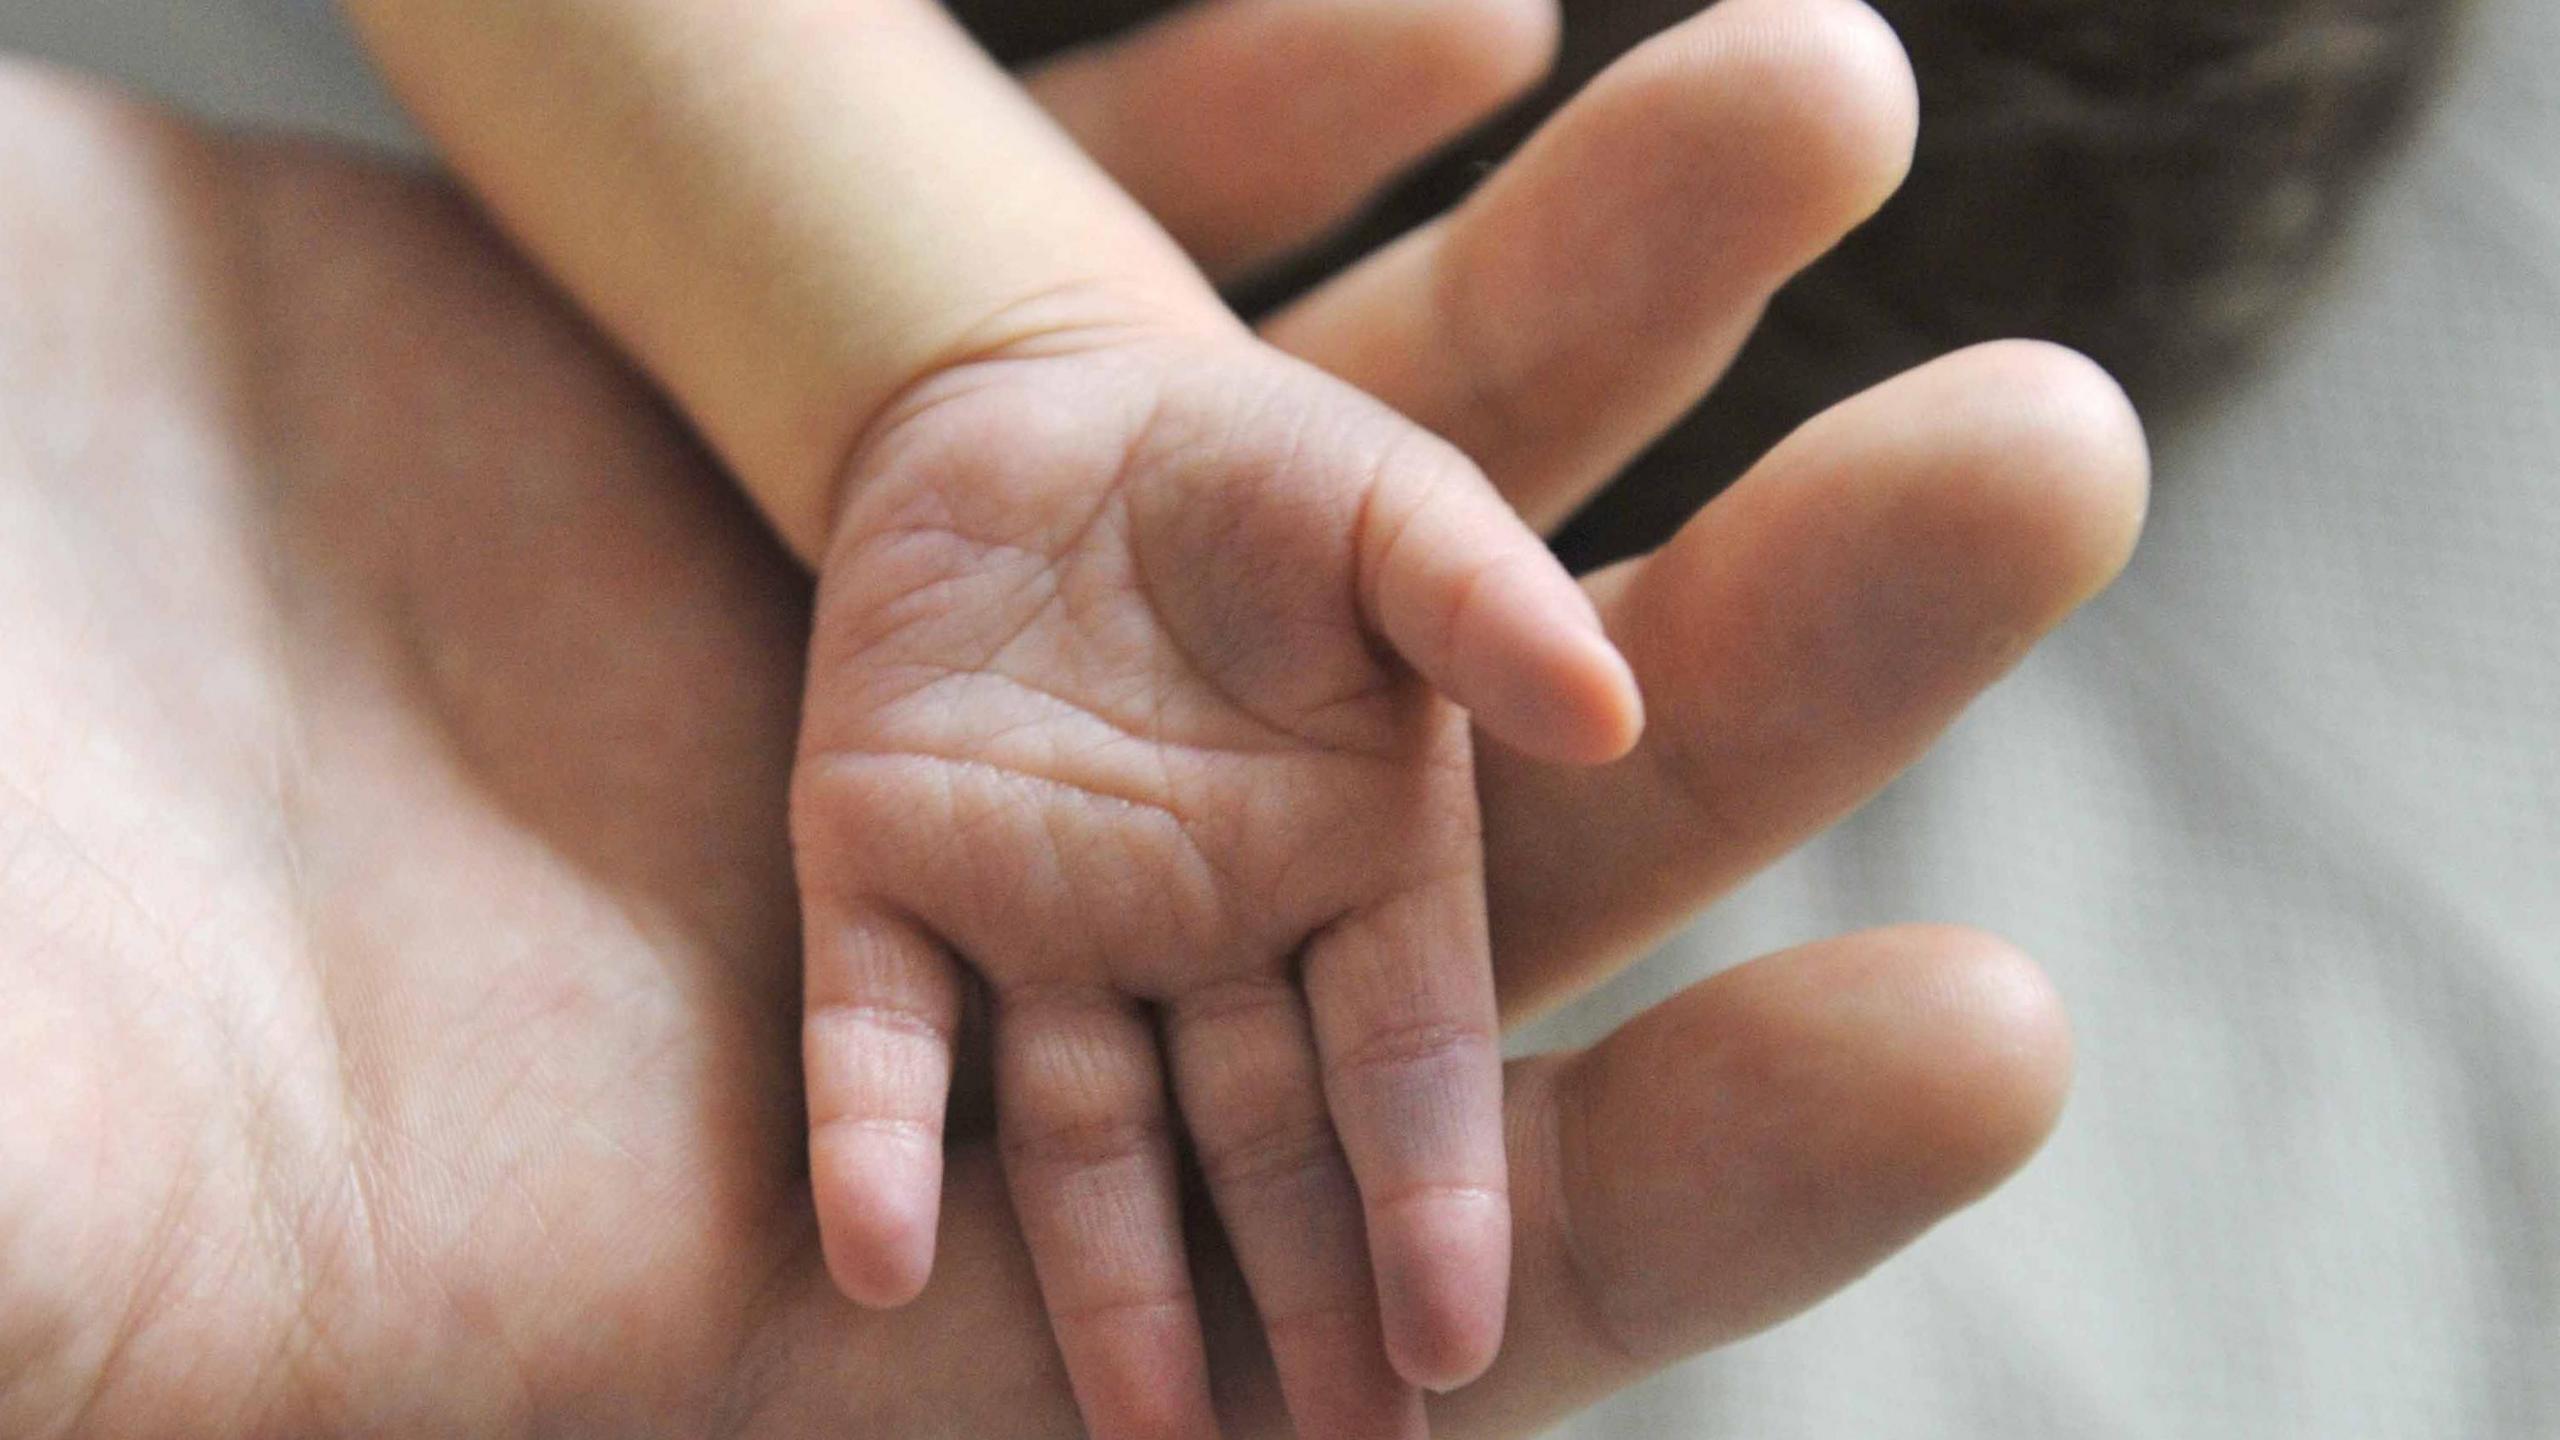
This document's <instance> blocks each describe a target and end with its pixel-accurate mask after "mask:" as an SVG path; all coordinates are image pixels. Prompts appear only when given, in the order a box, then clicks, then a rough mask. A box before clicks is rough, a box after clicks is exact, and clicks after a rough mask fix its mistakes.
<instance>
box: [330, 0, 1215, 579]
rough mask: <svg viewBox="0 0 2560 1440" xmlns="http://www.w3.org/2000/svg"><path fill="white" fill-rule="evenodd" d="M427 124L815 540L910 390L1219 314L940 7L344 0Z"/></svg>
mask: <svg viewBox="0 0 2560 1440" xmlns="http://www.w3.org/2000/svg"><path fill="white" fill-rule="evenodd" d="M345 4H346V9H347V10H348V12H349V13H350V15H351V16H352V17H353V19H354V20H355V22H356V25H357V27H358V29H359V31H360V33H361V34H362V35H363V36H364V38H365V39H366V41H367V43H368V44H369V45H370V46H371V47H372V49H373V51H374V54H375V56H376V58H377V60H378V61H379V63H380V64H381V65H382V67H383V69H384V70H385V71H386V72H387V74H388V75H389V76H390V78H391V80H392V82H393V84H394V85H395V86H396V87H397V88H398V89H399V91H400V92H401V93H402V95H403V97H404V98H405V99H406V100H407V102H408V104H409V106H410V108H411V109H412V110H413V111H414V112H415V114H416V115H417V117H418V119H419V121H420V123H421V124H422V125H423V126H424V127H425V128H426V129H427V130H428V132H429V133H430V135H431V136H432V137H433V138H434V139H435V140H436V141H437V142H438V143H439V144H440V145H441V146H442V148H443V150H444V152H445V154H446V155H447V156H448V157H449V159H450V161H451V163H452V164H453V165H454V166H455V167H456V169H457V170H459V171H460V173H461V174H462V176H463V177H464V178H465V179H466V180H467V181H468V182H469V183H470V184H471V185H472V186H473V187H474V188H475V189H476V190H478V191H479V192H480V194H481V195H482V196H483V197H484V199H485V200H486V201H487V203H488V204H489V205H490V207H491V208H492V209H493V210H494V211H495V213H496V215H497V218H498V220H499V222H500V223H501V224H503V225H504V226H505V227H506V228H507V229H509V230H510V231H511V232H512V233H513V234H514V235H515V236H516V238H517V239H518V240H519V241H520V242H521V243H522V244H524V245H525V246H526V247H527V248H528V249H529V250H531V251H532V252H533V253H534V254H535V256H537V257H538V258H539V259H540V260H541V261H542V262H543V263H544V264H545V265H546V266H548V267H549V268H550V269H551V270H552V272H553V273H554V275H555V276H556V277H557V278H558V279H559V280H560V281H561V283H562V284H564V285H565V286H566V287H567V288H568V289H569V290H570V291H571V292H572V293H574V294H575V295H576V296H577V297H578V298H579V300H580V301H581V302H582V303H584V304H585V305H586V306H587V308H588V309H589V310H590V311H591V312H592V313H593V314H594V315H595V316H597V317H598V319H599V320H600V321H601V323H603V324H604V325H605V326H606V327H607V328H608V329H610V330H611V331H612V332H613V333H614V334H615V336H616V338H618V339H619V340H620V341H621V342H622V343H623V344H624V345H625V346H626V347H627V348H628V349H629V350H630V351H631V352H632V353H633V354H634V355H635V356H636V357H637V358H638V360H639V361H640V363H641V364H643V365H644V366H646V367H647V368H648V369H649V370H650V371H651V372H652V374H653V375H654V376H655V377H656V379H657V380H658V381H659V383H660V384H661V385H663V386H664V387H665V388H666V389H667V390H668V391H669V393H670V394H672V395H673V396H674V397H675V399H676V401H677V402H678V403H679V404H680V405H682V406H683V407H684V408H685V410H686V411H687V412H688V413H689V414H690V416H691V417H692V419H693V421H694V423H695V424H696V425H697V426H698V427H699V428H700V429H701V431H702V432H703V434H704V435H705V436H706V437H707V438H708V439H709V441H710V443H711V444H712V445H713V447H714V448H715V449H716V450H718V451H719V452H720V454H721V456H722V458H723V459H725V460H726V461H727V462H728V463H729V464H730V466H731V467H732V468H733V469H734V470H735V471H736V472H737V474H738V475H739V477H740V480H741V482H742V483H743V484H744V485H745V486H746V488H747V489H748V490H749V492H750V493H751V494H752V495H753V496H754V498H755V499H756V501H757V503H758V504H759V505H760V506H762V507H763V508H764V510H765V512H766V513H767V515H768V516H769V518H770V519H771V520H772V521H773V523H774V525H775V526H776V527H777V529H779V530H780V532H781V533H782V535H783V537H784V538H785V539H786V540H787V541H788V542H789V543H790V544H791V546H792V547H793V548H794V549H795V550H797V551H798V552H799V553H800V554H801V555H802V556H803V557H804V558H815V557H816V555H817V554H818V552H819V548H820V546H821V545H822V544H823V542H824V540H825V537H826V533H827V530H828V528H829V525H830V522H831V519H832V513H833V506H834V501H835V489H836V486H837V484H838V481H839V476H838V472H839V471H840V470H841V469H842V467H843V462H844V459H845V455H846V452H847V450H848V448H849V446H850V445H851V444H852V443H853V442H854V440H855V438H856V437H857V436H859V435H860V433H861V432H862V431H863V429H864V427H865V426H866V424H867V422H868V421H869V420H870V419H871V418H872V417H873V416H874V415H876V414H877V413H878V412H879V411H880V409H881V408H882V407H883V406H884V405H885V404H886V403H888V402H889V401H890V400H891V399H892V398H893V397H894V396H895V395H896V394H897V393H898V392H899V391H900V390H901V389H902V388H904V387H906V386H907V385H909V384H910V383H912V382H913V381H914V380H916V379H917V378H919V377H921V376H923V375H925V374H927V373H930V372H931V371H933V370H935V369H937V368H939V367H941V366H943V365H945V364H947V363H949V362H950V361H952V360H955V359H958V358H962V357H965V356H967V355H971V354H976V353H980V352H983V351H986V350H990V349H994V348H998V347H1001V346H1004V345H1006V344H1008V343H1012V342H1016V341H1019V340H1021V339H1023V338H1025V337H1027V336H1029V335H1033V334H1037V333H1039V332H1040V331H1042V330H1044V329H1046V328H1050V327H1053V326H1056V325H1058V324H1061V323H1072V322H1073V321H1076V320H1080V319H1085V318H1103V316H1101V315H1090V316H1089V315H1088V314H1087V313H1080V312H1079V311H1078V310H1077V309H1076V308H1075V307H1076V305H1077V303H1078V302H1079V300H1080V299H1084V298H1090V299H1091V308H1092V309H1093V310H1098V311H1103V312H1110V311H1113V310H1115V309H1120V308H1121V307H1125V308H1126V311H1127V312H1129V313H1136V314H1144V315H1150V316H1155V317H1160V318H1164V319H1167V320H1170V321H1174V322H1177V323H1188V322H1194V321H1196V322H1198V323H1203V324H1214V323H1224V322H1223V314H1224V312H1223V311H1222V309H1221V308H1220V307H1219V305H1218V302H1217V300H1216V297H1215V295H1214V294H1213V293H1212V292H1211V291H1210V290H1209V289H1208V287H1207V285H1206V283H1205V282H1203V281H1202V280H1201V279H1200V278H1199V277H1198V275H1197V274H1196V272H1194V271H1193V270H1192V269H1191V267H1190V265H1189V263H1188V262H1187V261H1186V260H1185V259H1184V257H1183V256H1182V255H1181V253H1180V252H1179V250H1178V249H1177V248H1176V247H1175V246H1174V245H1173V243H1172V242H1171V241H1170V240H1169V239H1167V238H1166V237H1165V236H1164V235H1163V233H1162V232H1161V231H1160V230H1158V229H1157V228H1156V227H1155V225H1154V224H1153V222H1152V221H1150V220H1149V219H1148V218H1147V217H1146V216H1145V214H1144V213H1143V212H1141V211H1140V210H1139V209H1138V208H1137V207H1136V206H1135V205H1134V204H1132V203H1131V202H1129V201H1128V200H1127V199H1126V198H1125V197H1123V196H1121V195H1120V193H1119V192H1118V191H1117V190H1116V189H1115V188H1114V187H1113V186H1112V184H1111V183H1110V181H1109V180H1107V179H1106V178H1104V176H1103V175H1102V174H1101V172H1100V171H1099V170H1098V169H1096V168H1095V167H1094V166H1093V165H1091V164H1090V163H1089V162H1088V161H1086V159H1085V158H1084V157H1083V155H1082V154H1081V153H1080V152H1078V151H1077V149H1076V148H1075V146H1074V144H1073V143H1072V142H1071V141H1069V140H1068V139H1067V138H1066V137H1065V136H1064V135H1063V134H1062V133H1060V132H1059V131H1058V130H1057V129H1056V128H1055V127H1054V126H1052V125H1051V124H1050V123H1049V121H1048V120H1047V118H1046V117H1045V116H1043V115H1042V114H1040V113H1039V111H1038V110H1037V109H1036V108H1035V107H1034V106H1033V105H1032V104H1031V103H1030V101H1029V100H1028V99H1027V98H1025V97H1024V96H1023V95H1022V94H1021V92H1020V91H1019V90H1018V89H1017V88H1016V87H1015V86H1014V85H1013V83H1012V82H1011V80H1010V79H1009V78H1008V77H1006V76H1005V75H1004V74H1003V72H1001V71H1000V70H998V69H997V68H996V67H995V65H994V64H993V63H992V62H991V61H989V60H988V59H987V58H986V57H985V56H984V55H982V54H981V53H980V52H979V51H978V50H977V48H976V47H975V46H974V44H972V42H971V41H970V40H969V38H968V37H967V36H966V35H965V34H964V33H962V32H961V31H960V30H959V28H958V27H957V26H956V25H955V24H954V23H953V22H952V21H951V20H949V19H948V18H947V17H946V16H945V15H944V14H943V13H942V11H941V9H940V7H939V6H938V5H936V4H933V3H931V0H753V3H747V4H740V3H737V0H442V3H436V4H419V3H415V0H345Z"/></svg>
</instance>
